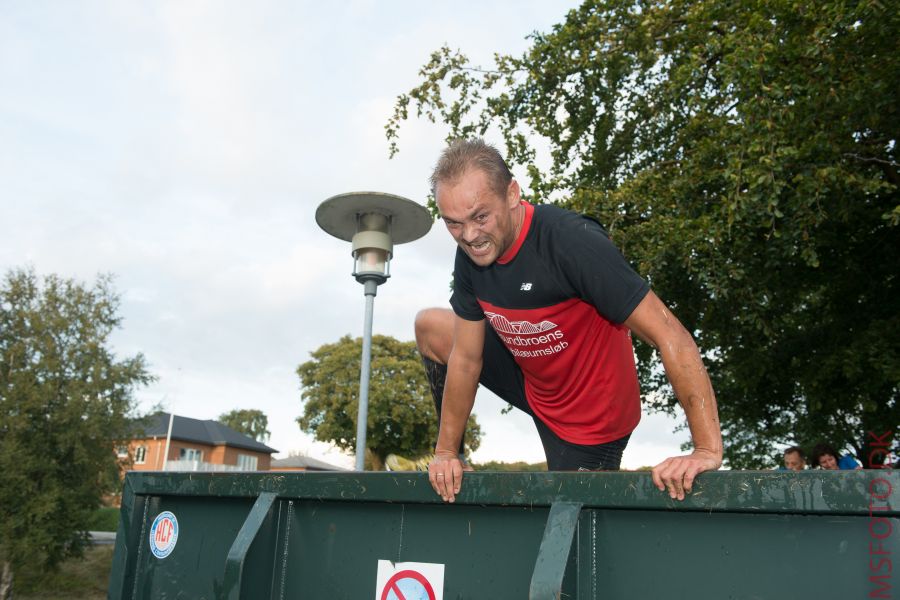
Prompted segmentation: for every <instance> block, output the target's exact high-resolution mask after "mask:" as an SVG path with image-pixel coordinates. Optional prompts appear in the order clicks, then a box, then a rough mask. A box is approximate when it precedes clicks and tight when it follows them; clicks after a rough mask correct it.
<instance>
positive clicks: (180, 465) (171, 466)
mask: <svg viewBox="0 0 900 600" xmlns="http://www.w3.org/2000/svg"><path fill="white" fill-rule="evenodd" d="M246 470H247V469H242V468H241V467H238V466H237V465H218V464H213V463H208V462H203V461H200V460H170V461H168V462H167V463H166V471H246Z"/></svg>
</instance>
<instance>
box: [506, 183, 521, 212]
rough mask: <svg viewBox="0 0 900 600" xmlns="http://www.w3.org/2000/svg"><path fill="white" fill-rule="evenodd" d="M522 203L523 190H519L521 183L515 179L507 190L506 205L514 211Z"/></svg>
mask: <svg viewBox="0 0 900 600" xmlns="http://www.w3.org/2000/svg"><path fill="white" fill-rule="evenodd" d="M521 201H522V190H521V189H519V182H518V181H516V180H515V179H513V180H512V181H510V182H509V187H508V188H506V204H507V205H508V206H509V209H510V210H512V209H514V208H515V207H517V206H518V205H519V203H520V202H521Z"/></svg>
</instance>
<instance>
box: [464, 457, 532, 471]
mask: <svg viewBox="0 0 900 600" xmlns="http://www.w3.org/2000/svg"><path fill="white" fill-rule="evenodd" d="M472 468H473V469H475V470H476V471H504V472H506V471H546V470H547V463H546V461H545V462H539V463H527V462H524V461H521V460H520V461H518V462H511V463H507V462H502V461H497V460H491V461H488V462H486V463H478V464H473V465H472Z"/></svg>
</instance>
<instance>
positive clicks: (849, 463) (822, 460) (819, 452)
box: [810, 444, 862, 471]
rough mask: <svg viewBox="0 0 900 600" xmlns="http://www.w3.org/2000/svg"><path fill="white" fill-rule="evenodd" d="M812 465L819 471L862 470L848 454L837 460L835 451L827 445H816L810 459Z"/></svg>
mask: <svg viewBox="0 0 900 600" xmlns="http://www.w3.org/2000/svg"><path fill="white" fill-rule="evenodd" d="M810 459H811V462H812V465H813V466H814V467H819V468H820V469H828V470H831V471H838V470H841V471H851V470H853V469H862V467H861V466H860V464H859V463H858V462H856V459H855V458H853V457H852V456H850V455H849V454H846V455H844V456H843V457H841V458H840V459H839V458H838V453H837V450H835V449H834V446H831V445H829V444H816V447H815V448H813V451H812V455H811V457H810Z"/></svg>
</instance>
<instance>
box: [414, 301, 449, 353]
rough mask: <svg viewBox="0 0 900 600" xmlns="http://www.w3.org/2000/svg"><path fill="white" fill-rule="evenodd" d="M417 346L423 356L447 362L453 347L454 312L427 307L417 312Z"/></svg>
mask: <svg viewBox="0 0 900 600" xmlns="http://www.w3.org/2000/svg"><path fill="white" fill-rule="evenodd" d="M415 330H416V347H417V348H418V349H419V352H420V353H421V354H422V356H426V357H428V358H430V359H431V360H433V361H437V362H439V363H443V364H447V359H448V358H449V356H450V350H451V349H452V348H453V312H452V311H449V310H447V309H445V308H426V309H423V310H420V311H419V312H418V314H416V321H415Z"/></svg>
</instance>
